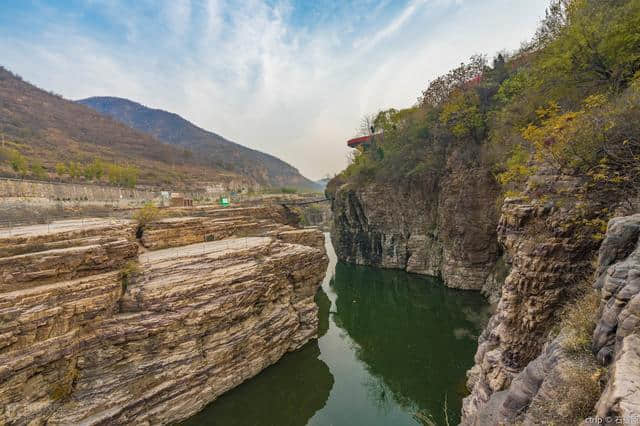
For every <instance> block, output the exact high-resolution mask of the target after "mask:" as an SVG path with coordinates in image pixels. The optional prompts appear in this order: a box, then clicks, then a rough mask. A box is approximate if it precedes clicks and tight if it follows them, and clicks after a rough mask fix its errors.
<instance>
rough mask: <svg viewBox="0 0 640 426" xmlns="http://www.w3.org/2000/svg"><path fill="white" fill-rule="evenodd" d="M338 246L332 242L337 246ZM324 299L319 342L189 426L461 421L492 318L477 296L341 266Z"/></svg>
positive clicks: (320, 299)
mask: <svg viewBox="0 0 640 426" xmlns="http://www.w3.org/2000/svg"><path fill="white" fill-rule="evenodd" d="M327 240H328V238H327ZM327 251H328V253H329V257H330V264H329V269H328V272H327V277H326V278H325V280H324V282H323V284H322V289H321V290H320V291H319V292H318V294H317V296H316V302H317V303H318V306H319V308H320V313H319V315H320V325H319V336H320V338H319V339H318V340H317V341H314V342H311V343H309V344H308V345H306V346H305V347H304V348H302V349H301V350H299V351H297V352H294V353H290V354H287V355H285V356H284V357H283V358H282V359H281V360H280V361H278V363H276V364H275V365H273V366H271V367H269V368H267V369H266V370H265V371H263V372H262V373H260V374H259V375H257V376H256V377H255V378H253V379H251V380H249V381H248V382H246V383H244V384H242V385H240V386H238V387H237V388H236V389H234V390H232V391H230V392H228V393H227V394H225V395H223V396H221V397H220V398H219V399H218V400H216V401H215V402H213V403H212V404H210V405H209V406H208V407H206V408H205V409H204V410H203V411H202V412H201V413H199V414H198V415H196V416H194V417H192V418H191V419H189V420H188V421H187V422H185V424H188V425H225V426H226V425H232V426H233V425H274V426H276V425H277V426H280V425H305V424H310V425H321V426H341V425H348V426H352V425H368V426H369V425H416V424H418V425H419V424H437V425H441V424H444V423H445V410H444V407H445V405H446V407H447V414H448V420H449V422H450V424H457V423H458V421H459V412H460V404H461V399H462V394H461V392H462V391H463V389H464V380H465V372H466V370H467V369H468V368H469V367H470V366H471V364H472V362H473V354H474V352H475V348H476V337H477V334H478V333H479V331H480V329H481V325H482V323H483V322H484V321H485V319H486V318H487V317H488V312H487V307H486V304H485V302H484V300H483V299H482V297H481V296H480V295H479V294H477V293H469V292H463V291H455V290H451V289H447V288H445V287H444V286H443V285H442V283H440V282H439V281H437V280H435V279H430V278H426V277H420V276H414V275H410V274H406V273H404V272H402V271H389V270H380V269H374V268H366V267H358V266H353V265H345V264H338V265H336V258H335V254H334V252H333V249H332V247H331V246H330V244H328V245H327Z"/></svg>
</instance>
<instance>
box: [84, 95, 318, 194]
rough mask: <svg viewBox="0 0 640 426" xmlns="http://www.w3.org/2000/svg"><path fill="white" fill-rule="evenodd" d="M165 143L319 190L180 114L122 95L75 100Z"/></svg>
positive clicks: (283, 183) (265, 178)
mask: <svg viewBox="0 0 640 426" xmlns="http://www.w3.org/2000/svg"><path fill="white" fill-rule="evenodd" d="M77 102H78V103H80V104H82V105H86V106H88V107H91V108H93V109H95V110H96V111H98V112H100V113H102V114H105V115H107V116H110V117H112V118H114V119H115V120H117V121H119V122H121V123H123V124H126V125H127V126H130V127H132V128H134V129H137V130H139V131H141V132H145V133H147V134H149V135H151V136H153V137H154V138H156V139H158V140H160V141H162V142H166V143H167V144H170V145H173V146H176V147H179V148H180V149H181V150H187V151H188V152H190V153H192V154H193V156H194V157H197V158H199V159H200V160H201V161H203V162H204V163H205V164H208V165H211V166H213V167H219V168H222V169H225V170H229V171H231V172H234V173H237V174H241V175H244V176H249V177H251V178H252V179H255V180H256V181H257V182H258V183H260V184H262V185H266V186H271V187H294V188H301V189H312V190H320V189H321V187H320V186H319V185H317V184H316V183H315V182H312V181H311V180H309V179H307V178H305V177H304V176H302V175H301V174H300V172H298V169H296V168H295V167H293V166H291V165H290V164H287V163H285V162H284V161H282V160H280V159H278V158H276V157H274V156H272V155H269V154H265V153H263V152H260V151H256V150H253V149H250V148H247V147H244V146H242V145H239V144H237V143H234V142H231V141H229V140H227V139H225V138H223V137H222V136H220V135H218V134H216V133H213V132H209V131H207V130H204V129H202V128H200V127H198V126H196V125H194V124H193V123H191V122H189V121H187V120H185V119H184V118H182V117H181V116H179V115H177V114H174V113H171V112H167V111H163V110H160V109H152V108H148V107H146V106H144V105H141V104H139V103H136V102H133V101H130V100H128V99H123V98H115V97H92V98H87V99H82V100H79V101H77Z"/></svg>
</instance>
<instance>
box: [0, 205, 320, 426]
mask: <svg viewBox="0 0 640 426" xmlns="http://www.w3.org/2000/svg"><path fill="white" fill-rule="evenodd" d="M166 211H167V212H170V213H171V214H170V215H171V216H173V217H165V218H162V219H157V220H153V221H150V222H149V223H147V224H145V225H144V226H140V225H139V224H138V223H137V222H136V221H133V220H128V219H87V218H85V219H74V220H66V221H58V222H53V223H51V224H44V225H29V226H21V227H13V228H6V229H2V230H0V265H2V266H1V270H2V273H1V275H0V319H1V321H0V366H1V367H0V407H1V408H0V423H2V424H69V423H73V424H129V423H136V424H165V423H171V422H176V421H179V420H182V419H184V418H187V417H189V416H191V415H193V414H194V413H196V412H197V411H199V410H200V409H202V407H204V406H205V405H206V404H208V403H209V402H211V401H213V400H215V399H216V398H217V397H218V396H219V395H221V394H222V393H224V392H226V391H228V390H229V389H232V388H234V387H235V386H237V385H238V384H240V383H242V382H243V381H245V380H247V379H249V378H250V377H253V376H255V375H256V374H257V373H259V372H260V371H262V370H263V369H264V368H266V367H267V366H269V365H271V364H273V363H275V362H276V361H278V360H279V359H280V358H281V357H282V356H283V355H284V354H285V353H287V352H290V351H295V350H297V349H299V348H301V347H302V346H303V345H304V344H305V343H306V342H308V341H309V340H311V339H313V338H315V337H316V336H317V332H318V317H317V310H318V308H317V305H316V303H315V302H314V296H315V294H316V291H317V289H318V287H319V285H320V283H321V281H322V278H323V277H324V273H325V270H326V267H327V263H328V259H327V256H326V253H325V249H324V236H323V235H322V233H321V232H320V231H318V230H316V229H300V228H298V227H297V224H296V220H295V217H294V216H292V215H291V212H290V211H288V210H287V209H286V208H285V207H283V206H278V205H270V206H257V207H239V208H227V209H222V208H211V207H203V208H193V209H179V208H178V209H167V210H166Z"/></svg>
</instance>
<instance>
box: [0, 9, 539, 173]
mask: <svg viewBox="0 0 640 426" xmlns="http://www.w3.org/2000/svg"><path fill="white" fill-rule="evenodd" d="M547 4H548V0H397V1H396V0H386V1H385V0H382V1H371V0H355V1H351V2H349V1H340V0H326V1H320V0H318V1H312V0H297V1H294V0H290V1H286V0H246V1H230V0H135V1H125V0H57V1H54V0H48V1H47V0H3V1H2V5H1V6H0V52H2V56H1V57H0V65H3V66H5V67H7V68H9V69H10V70H11V71H13V72H16V73H18V74H20V75H21V76H22V77H23V78H25V79H26V80H27V81H30V82H32V83H34V84H36V85H38V86H40V87H42V88H44V89H46V90H51V91H54V92H56V93H59V94H61V95H63V96H65V97H66V98H69V99H80V98H84V97H88V96H106V95H109V96H121V97H126V98H129V99H132V100H135V101H137V102H140V103H143V104H145V105H147V106H150V107H154V108H161V109H165V110H168V111H172V112H176V113H178V114H180V115H182V116H183V117H185V118H187V119H188V120H190V121H193V122H194V123H196V124H197V125H199V126H201V127H203V128H205V129H208V130H212V131H214V132H216V133H219V134H221V135H223V136H225V137H227V138H228V139H231V140H233V141H236V142H238V143H241V144H243V145H246V146H249V147H252V148H256V149H260V150H263V151H265V152H269V153H272V154H274V155H277V156H278V157H280V158H282V159H284V160H286V161H288V162H290V163H291V164H293V165H294V166H296V167H298V168H299V169H300V171H301V172H302V173H303V174H305V175H307V176H309V177H311V178H314V179H317V178H320V177H323V176H324V175H326V174H333V173H336V172H338V171H340V170H341V169H342V168H344V166H345V165H346V161H347V154H348V149H347V148H346V145H345V140H346V139H348V138H349V137H351V136H352V135H353V134H354V133H355V131H356V128H357V127H358V124H359V122H360V119H361V117H363V116H364V115H366V114H371V113H375V112H376V111H378V110H380V109H386V108H389V107H396V108H401V107H407V106H410V105H412V104H413V103H414V102H415V101H416V98H417V96H418V95H419V94H420V92H421V90H422V89H423V88H424V87H426V85H427V84H428V82H429V80H431V79H433V78H434V77H436V76H437V75H439V74H441V73H444V72H446V71H447V70H448V69H450V68H452V67H454V66H456V65H457V64H459V63H460V62H461V61H464V60H466V59H468V58H469V57H470V56H471V55H473V54H476V53H485V54H488V55H489V56H492V55H494V54H495V53H496V52H498V51H500V50H503V49H507V50H512V49H516V48H518V47H519V46H520V44H521V42H523V41H525V40H527V39H529V38H530V37H531V35H532V34H533V32H534V31H535V28H536V26H537V23H538V22H539V20H540V19H541V18H542V16H543V15H544V10H545V7H546V6H547Z"/></svg>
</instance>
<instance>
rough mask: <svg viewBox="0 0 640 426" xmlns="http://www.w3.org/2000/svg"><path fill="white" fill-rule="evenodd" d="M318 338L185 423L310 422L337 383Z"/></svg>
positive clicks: (233, 425)
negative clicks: (321, 350) (321, 354)
mask: <svg viewBox="0 0 640 426" xmlns="http://www.w3.org/2000/svg"><path fill="white" fill-rule="evenodd" d="M319 355H320V348H319V347H318V342H317V341H314V342H311V343H309V344H307V345H305V346H304V347H303V348H302V349H300V350H299V351H296V352H293V353H290V354H288V355H286V356H285V358H283V359H282V360H281V361H284V362H279V363H277V364H275V365H273V366H271V367H269V368H267V369H266V370H264V371H263V372H262V373H260V374H258V375H257V376H256V377H254V378H253V379H251V380H249V381H248V382H245V383H243V384H241V385H240V386H238V387H237V388H235V389H232V390H231V391H229V392H227V393H226V394H224V395H222V396H221V397H220V398H218V399H217V400H216V401H214V402H213V403H212V404H210V405H209V406H207V408H205V409H204V410H203V411H201V412H200V413H198V414H196V415H195V416H193V417H191V418H190V419H188V420H187V421H186V422H184V423H183V425H211V426H248V425H274V426H276V425H283V426H303V425H306V424H307V423H308V421H309V419H310V418H311V416H313V414H314V413H315V412H316V411H318V410H320V409H321V408H322V407H324V405H325V402H326V401H327V398H328V397H329V392H330V390H331V387H332V386H333V376H332V375H331V373H330V372H329V367H328V366H327V364H325V363H324V362H322V361H321V360H319V359H318V356H319Z"/></svg>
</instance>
